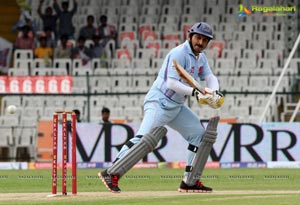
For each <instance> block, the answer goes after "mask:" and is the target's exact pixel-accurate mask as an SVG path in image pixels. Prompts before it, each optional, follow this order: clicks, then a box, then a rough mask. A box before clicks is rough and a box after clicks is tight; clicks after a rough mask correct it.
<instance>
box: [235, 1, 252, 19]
mask: <svg viewBox="0 0 300 205" xmlns="http://www.w3.org/2000/svg"><path fill="white" fill-rule="evenodd" d="M250 14H252V12H251V11H250V10H249V9H247V8H246V7H245V6H244V5H243V4H240V10H239V13H238V17H242V16H247V15H250Z"/></svg>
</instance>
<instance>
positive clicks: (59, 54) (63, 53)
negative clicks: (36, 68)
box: [54, 35, 72, 58]
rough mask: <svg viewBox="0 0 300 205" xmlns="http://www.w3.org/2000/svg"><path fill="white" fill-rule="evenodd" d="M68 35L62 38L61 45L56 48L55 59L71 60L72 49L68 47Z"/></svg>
mask: <svg viewBox="0 0 300 205" xmlns="http://www.w3.org/2000/svg"><path fill="white" fill-rule="evenodd" d="M67 43H68V35H62V36H61V37H60V44H59V45H58V46H56V48H54V58H71V54H72V47H71V46H68V45H67Z"/></svg>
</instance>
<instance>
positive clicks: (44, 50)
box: [34, 36, 53, 59]
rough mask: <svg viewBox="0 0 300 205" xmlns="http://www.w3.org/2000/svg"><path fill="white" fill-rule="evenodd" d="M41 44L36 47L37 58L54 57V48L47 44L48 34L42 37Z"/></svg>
mask: <svg viewBox="0 0 300 205" xmlns="http://www.w3.org/2000/svg"><path fill="white" fill-rule="evenodd" d="M39 40H40V46H39V47H37V48H35V49H34V56H35V58H44V59H49V58H52V57H53V49H52V48H51V47H48V46H47V38H46V36H42V37H40V39H39Z"/></svg>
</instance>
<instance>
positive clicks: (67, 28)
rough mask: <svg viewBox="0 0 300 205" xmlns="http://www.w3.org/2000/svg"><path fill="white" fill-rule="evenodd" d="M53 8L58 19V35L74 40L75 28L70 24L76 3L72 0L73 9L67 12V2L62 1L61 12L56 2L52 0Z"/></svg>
mask: <svg viewBox="0 0 300 205" xmlns="http://www.w3.org/2000/svg"><path fill="white" fill-rule="evenodd" d="M53 1H54V4H53V7H54V9H55V11H56V13H57V15H58V18H59V28H58V35H59V36H61V35H63V34H65V35H67V36H68V39H72V38H74V32H75V27H74V25H73V22H72V18H73V16H74V14H75V13H76V11H77V2H76V0H73V9H72V10H71V11H69V10H68V9H69V2H68V1H63V2H62V4H61V7H62V10H61V9H60V7H59V5H58V3H57V0H53Z"/></svg>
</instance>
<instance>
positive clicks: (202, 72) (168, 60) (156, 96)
mask: <svg viewBox="0 0 300 205" xmlns="http://www.w3.org/2000/svg"><path fill="white" fill-rule="evenodd" d="M173 59H175V60H176V61H177V62H178V63H179V64H180V65H181V66H182V67H183V68H184V69H185V70H186V71H187V72H188V73H189V74H190V75H191V76H193V77H194V78H195V79H198V77H199V78H200V79H201V80H205V76H207V75H209V74H211V73H212V71H211V69H210V67H209V65H208V62H207V58H206V56H205V54H204V53H200V54H199V56H198V58H196V56H195V55H194V53H193V52H192V50H191V47H190V45H189V42H188V41H185V42H184V43H183V44H181V45H179V46H177V47H175V48H173V49H172V50H171V51H170V52H169V53H168V54H167V56H166V57H165V60H164V61H163V64H162V66H161V69H160V71H159V73H158V76H157V78H156V80H155V81H154V83H153V85H152V87H151V89H150V90H149V92H148V94H147V96H146V98H145V101H153V100H154V101H157V100H158V101H161V99H162V98H168V99H170V100H171V102H174V103H175V104H177V105H180V104H183V103H184V102H185V100H186V96H185V95H183V94H180V93H176V92H175V91H173V90H171V89H168V88H167V83H166V81H167V78H175V79H177V80H179V81H181V82H183V83H184V84H186V83H185V82H184V81H183V80H182V79H181V77H180V76H179V75H178V73H177V71H176V70H175V69H174V68H173V66H172V65H173ZM173 106H174V105H173Z"/></svg>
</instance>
